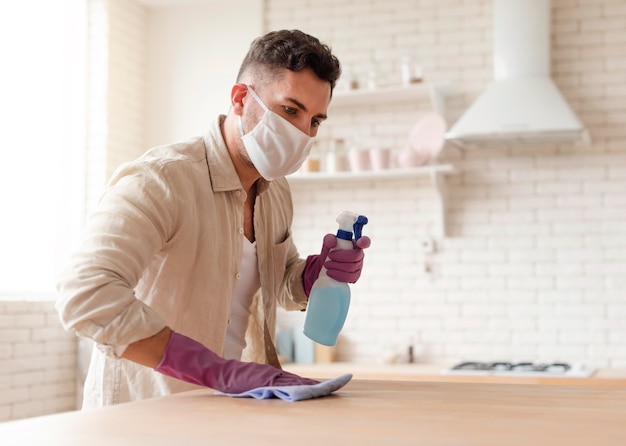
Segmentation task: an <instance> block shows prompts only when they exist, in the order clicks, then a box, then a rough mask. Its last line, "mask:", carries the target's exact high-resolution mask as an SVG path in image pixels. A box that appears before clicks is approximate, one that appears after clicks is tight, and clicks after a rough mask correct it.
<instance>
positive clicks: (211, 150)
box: [56, 116, 307, 407]
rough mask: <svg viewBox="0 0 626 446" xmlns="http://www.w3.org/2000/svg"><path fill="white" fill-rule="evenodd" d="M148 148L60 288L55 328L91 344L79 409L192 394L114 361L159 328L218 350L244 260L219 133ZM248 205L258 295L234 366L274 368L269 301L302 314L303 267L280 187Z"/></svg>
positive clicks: (111, 193) (287, 196) (238, 192)
mask: <svg viewBox="0 0 626 446" xmlns="http://www.w3.org/2000/svg"><path fill="white" fill-rule="evenodd" d="M223 118H224V117H223V116H221V117H219V119H217V120H216V121H215V122H213V124H212V125H211V127H210V129H209V130H208V132H207V133H206V135H204V137H197V138H193V139H189V140H187V141H183V142H180V143H177V144H172V145H167V146H161V147H156V148H153V149H151V150H149V151H148V152H147V153H146V154H144V155H143V156H141V157H140V158H138V159H137V160H135V161H133V162H129V163H127V164H124V165H122V166H121V167H120V168H119V169H118V170H117V171H116V172H115V174H114V175H113V177H112V178H111V180H110V182H109V184H108V185H107V189H106V191H105V193H104V194H103V196H102V198H101V201H100V202H99V204H98V207H97V209H96V211H95V212H94V213H93V214H92V216H91V217H90V219H89V220H88V222H87V224H86V227H85V232H84V237H83V239H82V242H81V245H80V247H79V249H78V250H77V252H76V253H75V254H74V255H73V257H72V260H71V261H70V264H69V266H68V267H67V268H66V269H65V270H64V272H63V273H62V275H61V277H60V279H59V282H58V291H59V298H58V300H57V303H56V307H57V310H58V312H59V315H60V318H61V321H62V323H63V326H64V327H65V328H66V329H67V330H71V331H74V332H76V333H77V334H78V335H79V336H81V337H85V338H90V339H92V340H94V341H95V342H96V344H97V346H98V348H97V349H94V354H93V355H92V360H91V364H90V368H89V372H88V376H87V379H86V383H85V395H84V404H83V407H99V406H103V405H110V404H117V403H121V402H126V401H133V400H139V399H143V398H149V397H155V396H160V395H166V394H169V393H174V392H179V391H183V390H189V389H193V388H197V387H196V386H194V385H191V384H187V383H184V382H182V381H178V380H175V379H173V378H169V377H166V376H164V375H161V374H160V373H158V372H155V371H154V370H152V369H151V368H149V367H143V366H140V365H138V364H136V363H133V362H131V361H128V360H125V359H120V358H118V357H117V356H116V354H115V351H116V348H119V347H120V346H125V345H128V344H130V343H132V342H135V341H138V340H140V339H144V338H147V337H150V336H153V335H154V334H156V333H158V332H159V331H160V330H161V329H163V328H164V327H165V326H166V325H167V326H169V327H170V328H172V329H173V330H175V331H178V332H180V333H183V334H185V335H187V336H189V337H191V338H193V339H196V340H197V341H199V342H201V343H202V344H204V345H205V346H206V347H208V348H210V349H211V350H213V351H215V352H217V353H218V354H222V353H223V349H224V341H225V337H226V331H227V328H228V317H229V313H230V307H231V300H232V296H233V291H234V289H235V284H236V282H237V280H238V278H239V264H240V260H241V255H242V249H243V247H242V239H243V224H244V214H243V211H244V203H245V200H246V193H245V191H244V190H243V189H242V187H241V183H240V181H239V178H238V176H237V174H236V172H235V168H234V166H233V164H232V161H231V159H230V156H229V154H228V151H227V148H226V145H225V143H224V140H223V138H222V134H221V131H220V125H219V123H220V120H221V119H223ZM257 189H258V197H257V199H256V204H255V208H254V229H255V235H256V243H257V253H258V267H259V273H260V279H261V289H260V293H257V294H256V295H255V298H254V299H253V303H252V307H251V316H250V320H249V324H248V328H247V331H246V342H247V345H246V348H245V350H244V352H243V354H242V360H249V361H256V362H265V363H271V364H273V365H276V366H279V364H278V363H277V358H276V354H275V350H274V344H273V335H274V331H275V325H276V307H277V305H279V306H281V307H283V308H285V309H287V310H302V309H304V308H305V307H306V299H307V298H306V295H305V293H304V289H303V284H302V271H303V269H304V265H305V261H304V259H301V258H300V257H299V254H298V251H297V249H296V247H295V245H294V243H293V240H292V237H291V232H290V228H291V223H292V218H293V206H292V201H291V193H290V190H289V186H288V184H287V181H286V180H285V179H284V178H283V179H279V180H275V181H272V182H271V183H269V182H266V181H264V180H259V183H258V188H257Z"/></svg>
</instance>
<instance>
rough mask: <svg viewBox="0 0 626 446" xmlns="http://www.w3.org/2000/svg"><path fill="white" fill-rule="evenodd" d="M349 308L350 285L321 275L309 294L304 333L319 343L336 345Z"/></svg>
mask: <svg viewBox="0 0 626 446" xmlns="http://www.w3.org/2000/svg"><path fill="white" fill-rule="evenodd" d="M349 308H350V288H349V286H348V285H347V284H345V283H342V282H337V281H335V280H333V279H331V278H329V277H326V275H325V274H324V275H323V276H322V275H320V278H319V279H318V280H317V281H316V282H315V284H314V285H313V288H312V289H311V295H310V296H309V305H308V307H307V310H306V311H307V315H306V319H305V321H304V334H305V335H306V336H307V337H309V338H310V339H312V340H313V341H315V342H317V343H318V344H322V345H327V346H333V345H335V344H336V343H337V338H338V336H339V333H340V332H341V329H342V328H343V324H344V323H345V321H346V316H347V315H348V309H349Z"/></svg>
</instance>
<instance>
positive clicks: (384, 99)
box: [330, 83, 452, 117]
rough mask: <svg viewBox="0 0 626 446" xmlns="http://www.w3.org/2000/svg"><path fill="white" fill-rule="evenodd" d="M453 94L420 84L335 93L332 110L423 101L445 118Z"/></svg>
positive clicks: (440, 87)
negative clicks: (426, 100) (446, 107)
mask: <svg viewBox="0 0 626 446" xmlns="http://www.w3.org/2000/svg"><path fill="white" fill-rule="evenodd" d="M451 93H452V88H451V87H450V86H448V85H444V84H429V83H419V84H413V85H409V86H406V87H405V86H397V87H381V88H375V89H367V88H363V89H358V90H346V91H335V92H334V93H333V99H332V101H331V102H330V108H331V109H332V108H335V109H338V108H350V107H358V106H364V105H380V104H385V103H398V102H415V101H419V100H423V99H428V100H430V103H431V105H432V107H433V110H435V111H436V112H437V113H439V114H440V115H441V116H444V117H445V115H446V114H445V111H446V110H445V97H446V96H448V95H450V94H451Z"/></svg>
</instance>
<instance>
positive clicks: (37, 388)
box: [0, 296, 77, 422]
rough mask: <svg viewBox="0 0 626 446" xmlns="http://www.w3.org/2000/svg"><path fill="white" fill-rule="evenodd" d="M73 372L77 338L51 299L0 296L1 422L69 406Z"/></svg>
mask: <svg viewBox="0 0 626 446" xmlns="http://www.w3.org/2000/svg"><path fill="white" fill-rule="evenodd" d="M15 297H16V298H19V296H15ZM76 376H77V364H76V339H75V337H74V336H73V335H71V334H69V333H67V332H66V331H65V330H63V328H61V324H60V323H59V317H58V315H57V312H56V310H55V309H54V304H53V302H51V301H36V300H35V301H33V300H6V301H4V300H3V301H0V422H2V421H8V420H15V419H19V418H25V417H32V416H38V415H45V414H50V413H55V412H63V411H68V410H74V409H75V408H76V386H77V383H76Z"/></svg>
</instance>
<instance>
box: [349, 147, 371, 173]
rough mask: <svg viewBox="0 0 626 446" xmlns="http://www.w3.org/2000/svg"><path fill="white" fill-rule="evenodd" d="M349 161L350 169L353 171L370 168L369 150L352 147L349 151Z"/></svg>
mask: <svg viewBox="0 0 626 446" xmlns="http://www.w3.org/2000/svg"><path fill="white" fill-rule="evenodd" d="M348 161H349V163H350V170H352V171H353V172H363V171H366V170H369V169H370V153H369V150H363V149H358V148H352V149H350V151H349V152H348Z"/></svg>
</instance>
